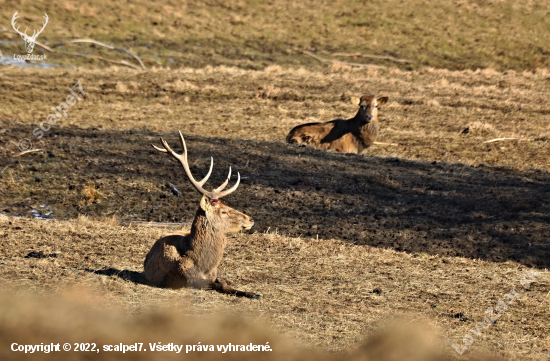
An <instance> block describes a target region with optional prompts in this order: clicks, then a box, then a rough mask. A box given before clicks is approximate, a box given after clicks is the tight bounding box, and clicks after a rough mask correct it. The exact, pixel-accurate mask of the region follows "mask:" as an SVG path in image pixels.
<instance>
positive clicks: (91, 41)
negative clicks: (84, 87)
mask: <svg viewBox="0 0 550 361" xmlns="http://www.w3.org/2000/svg"><path fill="white" fill-rule="evenodd" d="M74 43H92V44H95V45H99V46H103V47H104V48H107V49H111V50H118V51H122V52H124V53H126V54H128V55H130V56H132V57H133V58H134V59H136V60H137V61H138V63H139V65H141V68H142V69H143V70H147V68H146V67H145V65H144V64H143V62H142V61H141V59H140V58H139V57H138V56H137V55H136V54H134V53H132V52H131V51H129V50H126V49H124V48H118V47H116V46H111V45H107V44H104V43H101V42H99V41H96V40H93V39H74V40H69V41H64V42H62V43H59V44H55V45H53V46H52V48H57V47H60V46H63V45H65V44H74ZM103 60H105V58H104V59H103Z"/></svg>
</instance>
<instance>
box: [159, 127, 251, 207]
mask: <svg viewBox="0 0 550 361" xmlns="http://www.w3.org/2000/svg"><path fill="white" fill-rule="evenodd" d="M179 133H180V140H181V145H182V147H183V154H178V153H176V152H174V151H173V150H172V148H170V146H169V145H168V143H166V141H165V140H164V139H162V138H160V141H161V142H162V145H164V148H160V147H157V146H155V145H153V144H151V145H152V146H153V148H155V149H156V150H158V151H159V152H163V153H170V154H171V155H172V156H173V157H174V158H176V159H177V160H179V161H180V163H181V165H183V169H185V173H186V174H187V177H189V180H190V181H191V183H192V184H193V186H195V188H196V189H197V191H199V193H201V194H204V195H206V196H207V197H208V198H210V199H220V198H222V197H225V196H226V195H228V194H231V193H233V192H234V191H235V190H236V189H237V187H238V186H239V183H240V181H241V175H240V174H239V172H237V183H235V185H234V186H233V187H231V188H229V189H228V190H225V191H224V189H225V187H226V186H227V183H229V179H230V178H231V167H229V175H228V176H227V179H226V180H225V182H223V184H222V185H221V186H219V187H218V188H216V189H214V190H212V192H208V191H206V190H205V189H204V188H203V187H202V186H203V185H204V183H206V181H207V180H208V178H209V177H210V174H212V167H213V166H214V158H212V157H210V170H209V171H208V174H207V175H206V177H204V178H203V179H202V180H201V181H200V182H197V181H196V180H195V178H193V175H192V174H191V170H190V169H189V164H188V163H187V146H186V145H185V140H184V139H183V135H182V134H181V131H180V132H179Z"/></svg>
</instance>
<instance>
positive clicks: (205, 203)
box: [201, 195, 212, 212]
mask: <svg viewBox="0 0 550 361" xmlns="http://www.w3.org/2000/svg"><path fill="white" fill-rule="evenodd" d="M201 209H202V210H203V211H205V212H207V211H209V210H210V209H212V205H211V204H210V198H208V197H207V196H206V195H203V196H202V198H201Z"/></svg>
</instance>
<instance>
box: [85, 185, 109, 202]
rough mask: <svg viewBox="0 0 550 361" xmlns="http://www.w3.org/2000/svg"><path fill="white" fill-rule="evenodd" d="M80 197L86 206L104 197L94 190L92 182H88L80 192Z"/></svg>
mask: <svg viewBox="0 0 550 361" xmlns="http://www.w3.org/2000/svg"><path fill="white" fill-rule="evenodd" d="M82 195H83V197H84V202H85V203H86V204H91V203H95V202H99V201H100V200H101V198H103V197H105V194H103V193H102V192H100V191H99V190H98V189H96V187H95V185H94V183H93V182H92V181H89V182H88V185H87V186H86V187H84V189H83V190H82Z"/></svg>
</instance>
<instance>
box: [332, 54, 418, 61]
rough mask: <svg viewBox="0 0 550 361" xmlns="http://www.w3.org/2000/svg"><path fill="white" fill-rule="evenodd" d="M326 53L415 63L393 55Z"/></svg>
mask: <svg viewBox="0 0 550 361" xmlns="http://www.w3.org/2000/svg"><path fill="white" fill-rule="evenodd" d="M326 54H330V55H332V56H349V57H362V58H372V59H384V60H391V61H396V62H398V63H414V62H413V61H411V60H407V59H399V58H395V57H393V56H382V55H372V54H361V53H332V54H331V53H329V52H326Z"/></svg>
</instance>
